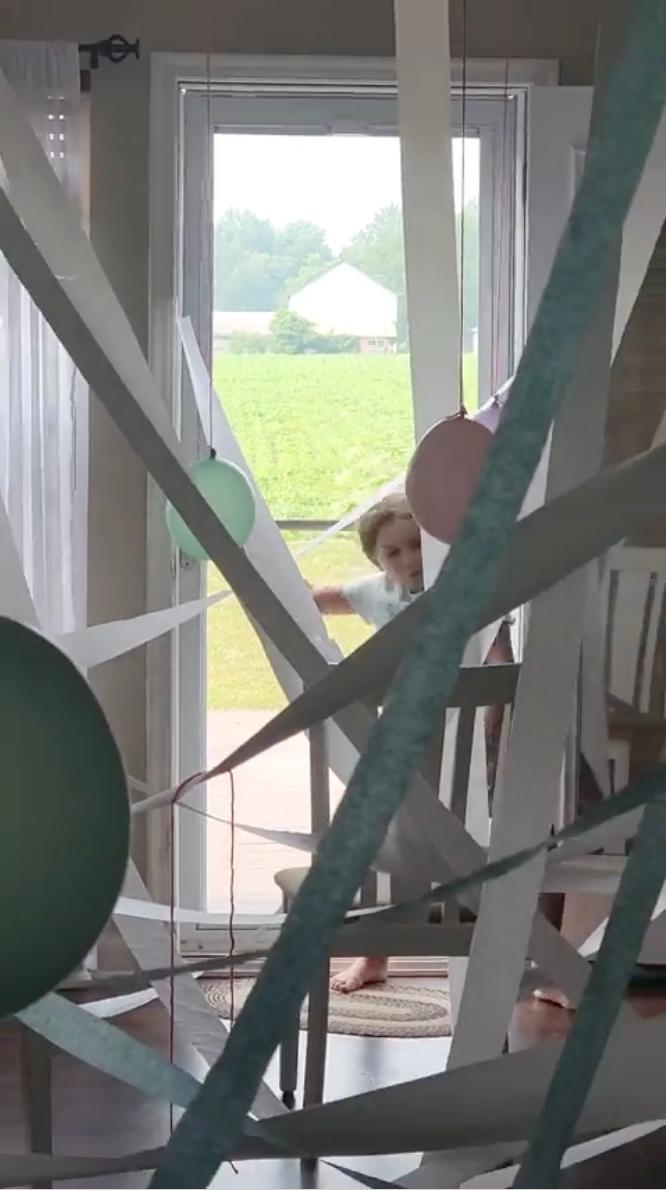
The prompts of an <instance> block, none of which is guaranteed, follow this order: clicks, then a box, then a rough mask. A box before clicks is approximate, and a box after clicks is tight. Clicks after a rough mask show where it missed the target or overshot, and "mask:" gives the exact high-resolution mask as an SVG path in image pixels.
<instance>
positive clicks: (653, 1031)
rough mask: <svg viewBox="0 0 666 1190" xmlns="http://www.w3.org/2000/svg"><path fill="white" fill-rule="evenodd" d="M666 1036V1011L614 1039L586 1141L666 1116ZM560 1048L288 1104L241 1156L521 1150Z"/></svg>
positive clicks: (243, 1144) (588, 1115)
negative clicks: (312, 1103)
mask: <svg viewBox="0 0 666 1190" xmlns="http://www.w3.org/2000/svg"><path fill="white" fill-rule="evenodd" d="M665 1042H666V1023H665V1022H664V1018H663V1017H662V1018H653V1019H652V1020H650V1021H641V1022H639V1023H638V1024H637V1025H636V1026H632V1028H631V1029H630V1030H628V1031H627V1032H626V1033H625V1034H623V1037H622V1039H620V1038H619V1037H618V1038H617V1041H613V1042H612V1043H611V1045H610V1046H609V1048H608V1051H607V1053H606V1055H605V1057H604V1065H603V1069H602V1070H600V1071H599V1075H598V1078H597V1079H596V1080H595V1083H594V1086H593V1088H592V1091H591V1093H590V1097H589V1099H588V1102H587V1104H586V1107H585V1111H584V1115H583V1117H582V1118H581V1122H580V1126H579V1137H580V1139H581V1140H585V1139H586V1138H589V1137H591V1136H595V1135H599V1134H600V1133H606V1132H611V1131H615V1130H617V1129H619V1128H625V1127H628V1126H632V1125H636V1124H641V1123H643V1122H644V1121H645V1120H657V1119H659V1118H660V1117H661V1116H663V1046H664V1043H665ZM562 1049H563V1044H562V1042H556V1041H555V1042H549V1043H547V1044H545V1045H539V1046H534V1047H531V1048H530V1049H528V1050H523V1051H520V1052H517V1053H513V1054H508V1055H504V1056H503V1057H500V1058H495V1059H492V1060H491V1061H488V1062H483V1063H479V1064H476V1065H474V1066H468V1067H459V1068H458V1069H456V1070H451V1071H447V1072H445V1073H442V1074H438V1075H431V1076H430V1077H427V1078H422V1079H418V1080H414V1081H412V1082H407V1083H398V1084H397V1085H394V1086H391V1087H385V1088H382V1089H380V1090H372V1091H369V1092H366V1093H364V1094H362V1095H355V1096H353V1097H352V1098H348V1099H342V1100H337V1101H333V1102H329V1103H326V1104H324V1105H322V1106H321V1107H316V1108H309V1109H307V1110H302V1111H295V1112H289V1113H287V1114H286V1115H284V1116H282V1117H280V1119H279V1120H269V1121H264V1122H263V1124H262V1133H263V1135H262V1136H261V1137H259V1136H256V1137H249V1136H248V1137H247V1138H246V1139H244V1140H242V1141H240V1142H239V1144H238V1146H237V1149H236V1151H235V1153H234V1155H233V1159H234V1160H235V1159H238V1160H252V1159H255V1158H258V1159H263V1158H265V1157H271V1156H276V1155H279V1151H278V1149H277V1142H278V1141H279V1142H281V1143H282V1144H284V1145H285V1146H287V1145H288V1146H289V1148H290V1149H292V1151H295V1152H297V1153H298V1155H299V1156H301V1157H308V1156H311V1155H312V1154H313V1153H314V1154H317V1155H326V1156H328V1157H330V1158H332V1159H338V1160H340V1161H347V1160H349V1159H350V1157H351V1156H352V1155H353V1156H354V1157H358V1156H370V1155H373V1156H376V1155H380V1154H388V1153H415V1152H420V1151H433V1150H443V1149H447V1150H457V1151H460V1149H461V1148H462V1147H463V1146H465V1147H469V1148H472V1147H474V1148H476V1147H477V1146H479V1145H481V1146H483V1147H486V1146H487V1147H490V1146H492V1145H496V1144H507V1145H508V1146H511V1147H514V1152H515V1151H516V1150H518V1151H520V1149H521V1148H522V1145H523V1143H524V1138H525V1135H526V1133H528V1132H529V1130H530V1128H531V1127H532V1126H533V1124H534V1123H535V1122H536V1119H537V1118H538V1114H539V1110H540V1106H541V1103H542V1102H543V1098H544V1095H545V1092H546V1089H547V1086H548V1083H549V1081H550V1079H551V1078H552V1074H553V1070H554V1067H555V1064H556V1062H557V1060H558V1057H559V1055H560V1054H561V1052H562ZM406 1104H407V1105H409V1110H405V1105H406ZM264 1137H266V1138H270V1143H266V1140H265V1139H264ZM405 1180H407V1179H405ZM432 1184H434V1185H437V1183H431V1185H432ZM454 1185H455V1183H454Z"/></svg>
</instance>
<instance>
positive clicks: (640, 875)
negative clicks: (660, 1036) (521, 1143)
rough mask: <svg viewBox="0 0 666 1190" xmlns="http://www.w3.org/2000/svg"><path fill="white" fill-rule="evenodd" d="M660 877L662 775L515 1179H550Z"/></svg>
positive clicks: (663, 862) (664, 831) (528, 1182)
mask: <svg viewBox="0 0 666 1190" xmlns="http://www.w3.org/2000/svg"><path fill="white" fill-rule="evenodd" d="M665 877H666V780H663V781H662V785H661V790H660V792H659V794H658V795H657V798H656V800H655V801H654V802H653V803H652V804H650V805H648V806H647V807H646V809H645V813H644V815H643V818H642V820H641V823H640V825H639V827H638V831H637V833H636V838H635V840H634V846H633V848H632V852H631V855H630V856H629V860H628V862H627V866H626V868H625V870H624V874H623V876H622V879H621V880H620V886H619V888H618V891H617V894H616V896H615V900H614V902H613V908H612V910H611V914H610V918H609V921H608V925H607V927H606V930H605V933H604V936H603V939H602V942H601V946H600V948H599V954H598V956H597V960H596V962H595V964H594V967H593V969H592V974H591V975H590V979H589V982H588V985H587V988H586V989H585V993H584V995H583V999H582V1000H581V1003H580V1004H579V1006H578V1012H577V1014H576V1018H575V1020H574V1023H573V1027H572V1030H571V1033H570V1035H569V1037H568V1039H567V1042H566V1045H565V1047H564V1050H563V1052H562V1055H561V1057H560V1060H559V1063H558V1065H557V1069H556V1071H555V1074H554V1076H553V1080H552V1082H551V1084H550V1086H549V1088H548V1093H547V1095H546V1099H545V1102H544V1104H543V1108H542V1111H541V1116H540V1118H539V1122H538V1124H537V1127H536V1130H535V1133H534V1138H533V1140H532V1142H531V1144H530V1147H529V1150H528V1153H527V1156H526V1157H525V1160H524V1161H523V1163H522V1165H521V1167H520V1172H519V1174H518V1176H517V1178H516V1180H515V1182H514V1185H515V1186H516V1187H549V1186H555V1185H556V1184H557V1182H558V1179H559V1171H560V1165H561V1162H562V1157H563V1155H564V1152H565V1149H567V1148H568V1146H569V1144H570V1143H571V1139H572V1137H573V1134H574V1130H575V1127H576V1123H577V1121H578V1117H579V1115H580V1113H581V1111H582V1109H583V1106H584V1104H585V1100H586V1099H587V1096H588V1094H589V1091H590V1087H591V1085H592V1081H593V1079H594V1076H595V1074H596V1071H597V1068H598V1066H599V1063H600V1061H601V1059H602V1057H603V1054H604V1051H605V1049H606V1045H607V1043H608V1038H609V1036H610V1033H611V1029H612V1028H613V1025H614V1024H615V1021H616V1019H617V1016H618V1013H619V1011H620V1007H621V1005H622V1002H623V999H624V996H625V994H626V991H627V987H628V984H629V980H630V979H631V975H632V973H633V971H634V968H635V965H636V962H637V960H638V956H639V954H640V951H641V946H642V943H643V938H644V936H645V932H646V930H647V927H648V925H649V923H650V920H651V917H652V910H653V909H654V906H655V904H656V901H657V898H658V896H659V893H660V892H661V890H662V887H663V884H664V878H665Z"/></svg>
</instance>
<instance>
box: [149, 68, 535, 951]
mask: <svg viewBox="0 0 666 1190" xmlns="http://www.w3.org/2000/svg"><path fill="white" fill-rule="evenodd" d="M557 74H558V70H557V65H556V64H555V63H552V62H543V63H528V62H525V63H516V62H511V63H508V64H507V63H504V62H498V63H492V62H484V63H473V62H472V63H468V64H467V69H466V78H467V84H468V87H469V91H468V97H467V99H466V105H465V128H466V130H469V131H470V132H472V131H476V130H477V129H478V132H479V136H480V138H482V145H483V143H485V145H486V152H485V153H483V148H482V155H483V156H482V173H481V179H480V185H481V189H482V192H483V188H484V187H486V188H488V186H491V187H493V189H494V190H496V189H498V187H499V178H500V177H502V178H503V181H504V185H505V186H506V188H507V190H506V193H505V194H504V196H503V207H502V209H503V210H511V211H512V219H511V221H510V223H509V221H506V222H505V226H504V228H503V229H502V232H503V234H504V235H505V236H507V237H508V238H507V239H505V240H504V242H503V244H502V248H500V246H499V245H500V242H501V241H500V237H499V234H498V229H497V227H495V226H493V222H492V221H491V220H487V219H486V220H483V219H482V218H481V212H480V237H481V244H480V252H479V261H480V270H481V276H480V294H481V297H482V300H483V298H485V299H486V310H485V313H484V314H483V315H482V314H481V311H480V331H481V320H482V317H485V318H486V319H491V320H492V294H493V291H494V287H495V286H494V280H495V277H494V272H495V270H496V269H497V263H496V262H497V259H498V257H500V256H502V258H503V260H504V261H505V262H507V261H511V262H512V264H513V261H514V260H515V259H516V257H518V258H519V257H520V248H521V245H515V244H514V243H513V239H512V232H511V230H510V228H511V226H512V225H513V226H515V219H514V218H513V215H514V213H515V212H516V211H517V210H518V209H519V206H520V204H521V203H522V201H523V198H524V195H523V193H522V187H521V186H516V184H515V179H516V176H517V177H518V178H519V179H520V178H521V177H522V162H523V160H524V156H523V154H524V144H523V142H524V128H525V122H524V103H523V101H524V99H525V97H526V94H527V90H528V88H529V87H530V86H532V85H552V84H553V83H556V82H557ZM461 77H462V68H461V66H460V64H459V63H457V64H456V63H454V64H453V79H454V87H455V85H456V84H458V86H459V83H460V79H461ZM395 78H396V76H395V64H394V62H392V61H381V62H372V61H361V60H353V61H339V60H337V61H333V60H327V61H313V60H307V59H302V58H298V59H271V60H266V59H250V58H229V57H226V58H210V59H208V60H206V59H205V58H201V57H197V58H187V57H173V56H163V55H154V56H153V87H152V116H151V154H152V160H151V196H152V201H151V230H152V243H151V281H152V286H151V288H152V292H153V303H152V309H151V319H152V321H151V361H152V364H153V367H154V369H155V372H156V375H157V377H158V380H159V381H160V383H161V384H162V387H163V391H164V392H165V393H167V394H171V405H172V412H173V415H174V419H175V421H176V424H182V434H183V441H184V444H186V443H187V442H188V441H189V442H190V443H193V442H194V441H195V439H196V434H197V427H196V424H195V421H194V419H195V416H196V415H195V414H194V402H193V401H190V400H185V401H183V400H182V398H181V393H180V391H179V390H180V383H179V381H180V355H179V351H178V345H177V342H176V338H175V327H174V319H173V311H174V308H180V309H182V310H183V311H184V313H186V314H189V315H190V317H192V318H193V321H194V323H195V329H196V331H197V333H198V336H199V342H200V345H201V348H202V351H203V353H204V357H208V358H210V356H211V352H212V341H211V340H212V283H211V282H212V278H211V277H210V274H208V276H205V275H202V274H201V273H200V272H199V273H197V271H196V270H193V269H192V268H191V267H188V268H185V269H184V268H183V265H184V261H187V260H188V258H189V260H192V259H193V253H192V246H193V245H194V244H196V245H197V246H198V248H199V251H198V252H197V254H196V255H197V256H198V259H199V260H200V259H201V252H200V245H201V244H202V242H203V240H202V237H203V234H204V227H205V226H207V227H208V228H210V229H211V253H210V262H211V263H212V260H213V253H212V225H213V221H212V168H210V167H209V166H207V165H206V151H207V148H208V151H211V150H212V135H213V133H212V132H211V129H215V130H218V129H219V130H223V129H226V130H231V129H234V130H238V129H239V127H242V128H243V129H244V130H246V131H247V132H250V131H254V132H257V131H264V132H267V131H274V132H278V131H285V130H288V131H290V132H301V133H303V132H306V133H307V132H310V133H312V134H318V135H321V134H322V133H326V132H329V133H330V132H339V133H346V134H350V133H352V132H354V131H357V132H358V133H359V134H362V135H396V134H397V86H396V81H395ZM507 78H508V82H509V86H510V88H511V90H512V92H513V93H516V92H517V93H518V94H519V102H518V103H517V105H516V107H517V113H518V114H517V119H516V121H515V125H514V126H512V127H511V126H510V127H509V128H506V129H505V123H504V111H503V105H502V104H501V98H500V97H501V95H502V93H503V90H504V89H505V88H506V85H507ZM304 92H305V93H307V94H308V103H307V113H306V114H304V104H303V98H302V97H303V93H304ZM331 96H335V119H334V120H333V122H332V121H331ZM493 98H494V100H495V102H493ZM454 114H455V115H456V116H457V119H456V121H455V124H454V127H455V128H456V131H461V130H462V127H461V126H462V103H461V101H460V99H459V98H458V101H457V103H456V102H455V96H454ZM482 117H483V118H482ZM489 117H491V118H489ZM508 134H510V136H511V144H510V146H507V150H508V151H507V160H508V161H511V162H515V163H516V167H517V169H516V173H515V174H514V172H513V171H512V170H505V171H504V173H503V174H502V168H501V162H500V161H499V156H500V152H501V145H502V144H503V143H504V140H505V138H506V136H507V135H508ZM209 141H210V142H211V143H208V142H209ZM183 145H186V147H187V152H188V168H187V169H183V163H182V146H183ZM210 160H211V161H212V157H211V159H210ZM484 161H485V164H484V163H483V162H484ZM197 163H198V164H197ZM207 169H208V174H207V176H208V177H210V178H211V185H210V187H209V194H208V202H209V206H210V209H209V210H208V211H207V210H206V208H205V206H204V204H203V202H202V178H204V177H205V176H206V171H207ZM190 187H196V198H194V197H193V198H192V199H191V200H190V201H191V206H190V212H191V217H190V221H189V222H188V225H187V226H183V227H182V228H180V229H179V231H178V233H177V234H176V235H174V229H175V228H177V227H178V223H177V215H178V212H179V210H182V209H183V203H184V202H187V192H188V188H190ZM193 194H194V191H193ZM497 209H498V204H497V203H494V204H493V210H494V211H496V210H497ZM521 210H522V208H521ZM204 221H205V222H204ZM484 245H485V247H484ZM493 245H494V249H493ZM516 249H518V251H517V252H516ZM482 262H485V263H482ZM209 269H210V264H209ZM181 279H182V288H180V286H181ZM179 288H180V294H179ZM511 289H512V287H511V285H510V284H509V285H508V286H507V287H506V292H511ZM181 295H182V296H181ZM206 295H208V298H207V301H206V300H203V299H204V298H205V297H206ZM179 298H180V301H179ZM181 302H182V304H181ZM489 308H490V313H489V312H488V309H489ZM523 321H524V314H523V311H522V309H520V308H518V306H516V307H515V308H514V307H513V305H511V307H509V304H508V303H506V309H505V310H504V311H503V312H502V319H501V321H500V339H501V343H502V344H503V346H501V347H500V350H499V351H495V352H493V350H492V348H491V349H490V351H488V350H486V358H485V359H484V360H483V361H482V359H481V358H480V361H479V387H480V393H481V394H483V393H486V392H487V393H490V392H491V391H492V390H493V386H496V385H497V384H498V383H500V382H501V380H503V379H504V378H505V377H506V375H507V374H508V372H509V369H510V367H511V363H512V358H513V355H514V352H515V350H516V348H517V349H518V350H519V349H520V347H521V346H522V331H523ZM486 325H489V323H488V322H486ZM490 326H491V327H492V321H491V322H490ZM479 338H480V340H481V338H482V335H481V333H480V336H479ZM485 338H486V340H487V336H485ZM493 355H495V358H496V363H497V369H496V374H495V375H493ZM497 373H498V374H497ZM190 421H192V424H190ZM152 504H153V506H152V508H151V511H150V513H149V539H150V528H151V526H150V520H151V518H152V517H155V516H157V515H161V509H160V502H159V499H157V500H155V501H153V502H152ZM164 573H165V568H164V559H163V558H162V557H152V558H151V557H150V556H149V572H148V585H149V597H150V598H151V600H152V601H154V604H153V605H154V606H163V605H164V603H165V602H172V601H173V602H179V601H181V600H185V599H191V598H196V597H198V596H199V595H200V594H201V590H202V583H203V573H204V571H203V568H202V567H197V566H190V567H188V566H186V567H180V566H179V567H177V568H173V569H172V573H171V576H170V590H169V592H168V598H167V597H166V594H167V593H166V590H165V580H164ZM172 637H173V640H172V647H171V669H170V673H169V674H168V675H167V674H166V673H165V671H164V655H162V657H161V658H157V661H156V664H155V665H154V666H152V667H151V668H150V671H149V692H148V698H149V720H150V721H151V722H155V719H156V717H157V716H156V713H153V715H150V707H151V703H152V705H153V706H154V707H156V708H157V709H158V711H161V712H162V713H163V711H164V707H165V695H164V691H165V690H166V689H169V690H170V703H171V705H170V708H169V711H170V723H171V729H172V734H171V740H170V742H169V756H168V758H167V757H165V756H163V755H162V756H159V755H158V756H155V758H154V763H155V766H156V770H157V771H158V772H160V773H163V771H164V764H165V762H166V760H167V759H168V760H169V761H170V762H171V769H172V776H173V778H174V779H180V778H181V777H183V776H185V775H188V774H189V773H191V772H194V771H196V770H197V769H199V768H200V767H201V762H202V758H203V757H204V756H205V716H203V715H201V714H200V708H201V706H202V704H203V701H204V692H205V650H204V642H205V626H204V625H203V623H202V622H196V621H195V622H194V623H192V624H188V625H185V626H184V627H183V628H182V629H181V630H180V632H179V633H178V634H176V633H174V634H172ZM183 691H187V692H188V697H187V698H184V697H183V696H182V692H183ZM162 721H163V720H162ZM160 734H161V738H162V751H164V749H165V747H166V746H167V745H166V740H165V738H164V736H165V733H164V732H161V733H160ZM149 751H151V753H152V749H150V750H149ZM179 817H180V818H181V820H182V821H181V824H180V827H179V837H178V840H177V850H178V851H179V853H180V861H181V862H180V863H179V888H180V899H181V903H182V904H184V905H187V906H188V907H192V908H203V907H205V890H206V872H205V837H204V835H203V833H202V829H201V828H202V825H203V824H202V822H201V820H199V817H198V816H195V815H186V814H184V813H181V814H180V816H179ZM153 829H154V830H155V828H153ZM163 830H164V827H163V826H162V827H161V828H160V827H159V826H158V827H157V828H156V831H155V833H156V835H157V837H156V838H155V839H154V841H153V848H152V851H153V855H154V856H155V858H156V861H157V863H158V867H159V865H160V864H161V863H162V862H165V861H166V855H167V849H166V845H165V840H164V837H163V833H162V832H163ZM159 883H162V882H161V881H159ZM220 941H221V939H220V938H219V937H216V931H214V930H207V929H206V928H205V927H203V928H202V927H196V928H194V929H193V930H189V929H184V930H183V936H182V944H183V945H184V946H185V947H186V948H187V949H190V948H194V949H196V950H199V951H201V950H204V951H208V950H211V951H213V952H214V951H215V949H216V946H217V945H219V943H220Z"/></svg>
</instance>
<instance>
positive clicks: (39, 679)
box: [0, 617, 130, 1016]
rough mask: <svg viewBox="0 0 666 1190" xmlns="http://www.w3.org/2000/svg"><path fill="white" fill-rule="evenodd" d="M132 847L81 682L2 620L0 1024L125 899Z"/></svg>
mask: <svg viewBox="0 0 666 1190" xmlns="http://www.w3.org/2000/svg"><path fill="white" fill-rule="evenodd" d="M129 840H130V807H129V797H128V793H127V783H126V779H125V773H124V770H123V765H122V761H121V759H120V753H119V752H118V748H117V745H116V743H115V740H114V738H113V735H112V734H111V729H110V727H109V725H108V723H107V721H106V719H105V717H104V714H103V712H102V710H101V708H100V706H99V704H98V702H97V700H96V698H95V696H94V694H93V692H92V690H91V689H90V687H89V685H88V683H87V682H86V680H85V678H83V677H82V675H81V674H80V673H79V672H78V670H77V669H76V668H75V666H74V665H73V664H72V662H71V661H70V660H69V658H67V657H65V655H64V653H61V652H60V650H59V649H57V648H56V647H55V645H53V644H51V643H50V642H49V641H47V640H45V639H44V638H43V637H42V636H40V635H39V634H38V633H37V632H33V631H32V629H30V628H26V627H25V626H24V625H22V624H17V623H16V622H15V621H13V620H8V619H6V618H4V617H0V954H2V979H1V980H0V1016H4V1015H7V1014H9V1013H14V1012H19V1011H21V1009H23V1008H27V1007H28V1006H29V1005H30V1004H33V1003H35V1001H37V1000H39V999H41V997H42V996H44V995H46V993H47V992H49V991H52V990H53V989H54V988H55V987H56V986H57V984H58V983H60V981H61V980H63V979H65V978H66V977H67V976H68V975H70V974H71V972H72V971H73V970H74V969H75V968H76V967H77V966H78V965H79V964H80V963H82V962H83V960H84V959H85V957H86V955H87V954H88V952H89V951H90V950H91V949H92V947H93V946H94V945H95V942H96V941H97V939H98V938H99V936H100V934H101V932H102V930H103V929H104V926H105V925H106V923H107V921H108V920H109V917H110V916H111V913H112V912H113V908H114V905H115V903H116V901H117V899H118V896H119V895H120V892H121V891H122V885H123V881H124V878H125V870H126V867H127V860H128V856H129Z"/></svg>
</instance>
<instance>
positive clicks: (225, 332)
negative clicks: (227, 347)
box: [213, 310, 275, 339]
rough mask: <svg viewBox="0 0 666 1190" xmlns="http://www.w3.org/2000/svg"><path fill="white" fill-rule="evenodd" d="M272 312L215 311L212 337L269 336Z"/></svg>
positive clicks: (273, 314)
mask: <svg viewBox="0 0 666 1190" xmlns="http://www.w3.org/2000/svg"><path fill="white" fill-rule="evenodd" d="M274 318H275V311H274V310H235V311H234V310H216V311H215V313H214V315H213V336H214V337H215V338H216V339H229V338H231V336H232V335H270V333H271V323H272V321H273V319H274Z"/></svg>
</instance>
